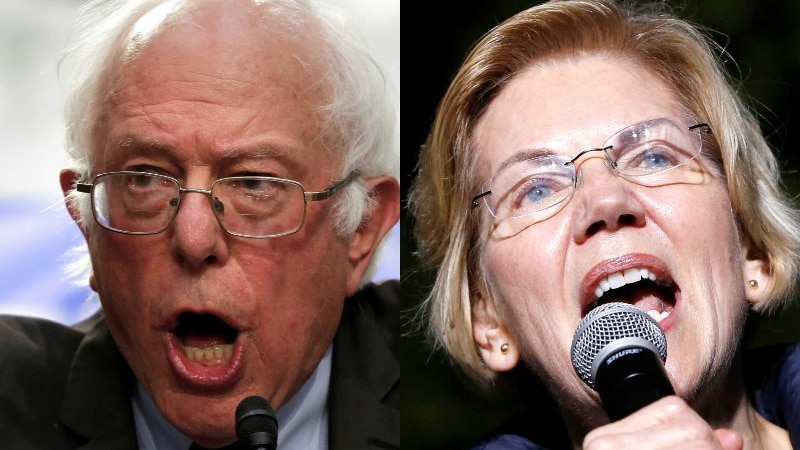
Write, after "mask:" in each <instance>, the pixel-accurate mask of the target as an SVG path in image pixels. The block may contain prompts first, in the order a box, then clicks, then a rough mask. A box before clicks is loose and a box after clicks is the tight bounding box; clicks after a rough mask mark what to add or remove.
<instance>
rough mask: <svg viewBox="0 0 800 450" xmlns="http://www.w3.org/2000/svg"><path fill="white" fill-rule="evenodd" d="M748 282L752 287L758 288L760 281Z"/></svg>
mask: <svg viewBox="0 0 800 450" xmlns="http://www.w3.org/2000/svg"><path fill="white" fill-rule="evenodd" d="M747 284H749V285H750V289H758V281H756V280H750V282H749V283H747Z"/></svg>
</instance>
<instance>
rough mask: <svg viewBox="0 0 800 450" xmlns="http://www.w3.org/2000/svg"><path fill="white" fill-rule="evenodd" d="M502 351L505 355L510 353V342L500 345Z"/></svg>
mask: <svg viewBox="0 0 800 450" xmlns="http://www.w3.org/2000/svg"><path fill="white" fill-rule="evenodd" d="M500 353H502V354H504V355H507V354H508V344H503V345H501V346H500Z"/></svg>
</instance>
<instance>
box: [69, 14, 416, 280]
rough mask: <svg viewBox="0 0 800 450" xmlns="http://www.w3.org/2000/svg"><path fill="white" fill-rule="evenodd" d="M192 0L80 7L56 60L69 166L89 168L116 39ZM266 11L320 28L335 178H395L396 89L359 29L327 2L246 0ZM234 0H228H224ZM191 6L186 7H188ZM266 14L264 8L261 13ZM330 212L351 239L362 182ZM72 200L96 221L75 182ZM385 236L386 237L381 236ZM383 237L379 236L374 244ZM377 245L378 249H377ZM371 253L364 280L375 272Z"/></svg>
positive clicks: (298, 26)
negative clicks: (338, 162) (150, 16)
mask: <svg viewBox="0 0 800 450" xmlns="http://www.w3.org/2000/svg"><path fill="white" fill-rule="evenodd" d="M192 1H193V0H90V1H88V2H86V3H85V4H83V5H82V6H81V7H80V8H79V10H78V15H77V18H76V21H75V28H74V30H73V33H74V35H73V40H72V44H71V45H70V46H69V47H68V48H67V50H66V52H65V54H64V57H63V58H62V60H61V65H60V69H61V70H60V73H61V74H62V75H63V77H62V79H63V80H64V88H65V90H66V96H65V109H64V120H65V126H66V132H65V148H66V150H67V153H68V155H69V164H70V167H69V169H71V170H74V171H75V172H76V173H78V174H82V175H89V170H90V168H91V159H92V154H91V147H92V146H91V142H92V133H93V130H94V127H95V124H96V123H97V122H98V120H101V114H102V113H103V111H102V107H101V97H102V91H103V83H104V82H105V77H106V73H107V70H108V68H109V67H111V66H112V64H113V62H114V59H115V58H116V57H118V55H117V52H118V51H119V49H120V46H119V43H120V41H121V40H122V39H123V38H124V37H125V36H126V34H127V33H128V32H129V30H130V29H131V27H132V26H133V25H134V24H135V23H136V21H137V20H139V19H140V18H141V17H142V16H143V15H145V14H146V13H148V12H149V11H152V10H153V9H154V8H156V7H170V6H171V5H172V6H178V5H180V6H182V7H186V4H189V3H191V2H192ZM244 1H249V2H252V3H253V4H255V5H257V6H258V7H259V8H263V9H264V10H265V14H264V15H262V16H261V17H264V18H265V19H264V20H270V19H275V18H280V19H281V24H282V25H283V26H285V27H287V29H289V30H290V31H291V32H290V33H288V34H289V35H290V36H291V35H297V34H298V33H302V32H306V31H307V30H308V28H309V27H308V25H311V28H313V29H315V30H317V31H318V32H319V42H320V45H321V52H322V54H323V61H322V64H323V68H322V69H323V73H325V74H326V76H325V78H324V80H325V81H326V82H327V83H328V86H325V88H327V89H329V90H330V91H331V96H330V102H329V103H328V104H326V105H320V111H321V112H324V113H325V115H326V116H327V117H328V119H327V122H326V123H325V124H324V125H323V134H324V135H330V136H333V140H332V142H336V143H337V144H338V147H337V148H340V149H341V154H338V155H337V156H339V157H340V158H341V159H342V166H341V178H344V177H345V176H347V175H348V174H349V173H350V172H352V171H354V170H357V171H358V173H359V175H360V176H359V179H367V178H370V177H376V176H390V177H393V178H394V179H396V180H399V178H400V154H399V144H400V140H399V133H398V128H399V117H398V113H397V108H396V106H395V101H394V100H395V97H394V96H393V95H396V93H394V91H393V86H392V83H391V82H390V80H389V77H388V74H387V72H386V71H385V69H384V68H383V66H382V63H381V62H380V61H379V58H378V57H377V56H376V55H375V54H374V53H373V52H372V51H371V50H370V49H369V48H368V46H367V44H366V42H365V40H364V38H363V36H361V35H360V34H359V32H358V31H357V30H355V29H354V28H352V27H351V26H350V24H349V23H348V22H347V21H346V20H345V18H344V16H343V15H342V14H341V12H340V11H339V10H337V9H334V7H333V6H331V5H329V4H326V3H323V2H316V1H314V0H244ZM230 3H231V4H233V3H234V2H232V1H231V2H230ZM188 7H189V8H191V6H188ZM266 13H268V14H266ZM335 201H336V203H335V207H334V211H335V212H334V214H333V217H332V221H333V225H334V227H335V229H336V230H337V232H338V233H339V235H341V236H342V237H344V238H349V237H350V236H352V234H353V233H354V232H355V231H356V230H357V228H358V227H359V225H360V224H361V223H362V221H363V218H364V217H365V215H366V213H367V212H368V211H369V208H370V205H371V202H372V199H371V198H370V193H369V191H368V190H367V188H366V186H365V185H364V184H363V183H361V182H360V181H358V179H357V182H355V183H352V184H350V185H349V186H348V187H347V189H345V190H343V191H342V192H341V193H340V194H339V195H338V196H337V197H336V200H335ZM68 202H69V204H70V207H73V208H77V211H78V212H79V225H80V226H81V227H84V228H88V227H94V226H95V224H94V220H93V219H92V212H91V205H90V199H89V198H88V196H87V195H82V194H79V193H76V192H75V190H74V189H73V190H72V191H71V192H70V193H69V195H68ZM384 242H385V239H384ZM383 245H384V243H381V245H380V247H379V251H380V249H381V248H382V247H383ZM83 253H84V257H83V258H81V261H79V262H78V263H76V264H75V265H73V266H72V268H71V269H70V270H71V271H72V272H73V275H76V276H79V277H81V278H82V279H83V280H84V282H85V280H86V279H87V277H86V275H87V273H88V272H89V271H90V270H91V263H90V262H89V259H88V255H85V252H83ZM377 253H378V252H376V255H377ZM377 259H378V258H377V256H376V257H373V259H372V261H371V263H370V266H369V268H368V270H367V271H366V273H365V274H364V277H363V279H362V283H364V282H367V281H369V280H370V279H371V278H372V275H373V273H374V271H375V265H376V261H377Z"/></svg>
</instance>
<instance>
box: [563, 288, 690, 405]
mask: <svg viewBox="0 0 800 450" xmlns="http://www.w3.org/2000/svg"><path fill="white" fill-rule="evenodd" d="M571 355H572V367H573V368H574V369H575V372H576V373H577V374H578V376H579V377H580V378H581V380H583V382H584V383H586V384H587V385H588V386H589V387H591V388H592V389H594V390H595V391H597V393H598V394H600V399H601V400H602V402H603V407H604V408H605V410H606V413H607V414H608V417H609V418H610V419H611V420H612V421H617V420H619V419H622V418H623V417H625V416H627V415H628V414H631V413H633V412H634V411H637V410H639V409H640V408H642V407H644V406H646V405H649V404H650V403H652V402H655V401H656V400H658V399H660V398H662V397H666V396H668V395H673V394H675V391H674V389H673V388H672V384H671V383H670V381H669V378H668V377H667V372H666V369H665V368H664V361H666V360H667V338H666V336H665V335H664V331H663V330H661V327H659V325H658V322H656V321H655V319H653V318H652V317H650V316H649V315H648V314H646V313H645V312H644V311H642V310H640V309H637V308H636V307H634V306H632V305H629V304H627V303H621V302H613V303H606V304H603V305H600V306H598V307H597V308H595V309H593V310H591V311H589V313H588V314H587V315H586V317H584V318H583V320H581V323H580V324H579V325H578V328H577V329H576V330H575V336H574V337H573V339H572V350H571Z"/></svg>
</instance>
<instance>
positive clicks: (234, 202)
mask: <svg viewBox="0 0 800 450" xmlns="http://www.w3.org/2000/svg"><path fill="white" fill-rule="evenodd" d="M357 177H358V171H353V172H351V173H350V174H349V175H348V176H347V177H346V178H345V179H343V180H342V181H339V182H338V183H336V184H334V185H332V186H330V187H329V188H327V189H325V190H323V191H319V192H307V191H306V190H305V188H304V187H303V185H302V184H300V183H299V182H297V181H294V180H287V179H284V178H275V177H262V176H244V177H227V178H220V179H219V180H217V181H215V182H214V183H213V184H212V185H211V187H210V188H209V189H194V188H185V187H182V186H181V183H180V181H178V180H177V179H175V178H172V177H170V176H166V175H161V174H157V173H149V172H136V171H122V172H107V173H102V174H100V175H97V176H96V177H94V179H93V180H92V182H91V183H87V182H85V181H78V183H77V184H76V190H77V191H78V192H83V193H87V194H88V193H91V195H92V213H93V214H94V218H95V221H97V223H98V224H99V225H100V226H102V227H103V228H105V229H107V230H111V231H115V232H117V233H123V234H157V233H161V232H162V231H164V230H166V229H167V227H168V226H169V224H170V223H171V222H172V220H173V219H174V218H175V215H176V214H177V213H178V208H179V207H180V205H181V196H182V195H183V194H185V193H189V192H194V193H198V194H205V195H208V196H209V197H210V200H211V208H212V209H213V211H214V215H215V216H216V217H217V220H218V221H219V224H220V225H221V226H222V228H223V229H224V230H225V231H226V232H227V233H228V234H231V235H234V236H241V237H248V238H274V237H279V236H286V235H288V234H292V233H295V232H297V231H298V230H299V229H300V228H301V227H302V226H303V222H304V221H305V216H306V204H307V203H308V202H316V201H321V200H327V199H329V198H331V197H332V196H333V195H334V194H336V193H337V192H339V191H340V190H341V189H342V188H344V187H345V186H347V185H348V184H349V183H350V182H352V181H353V180H355V179H356V178H357Z"/></svg>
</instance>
